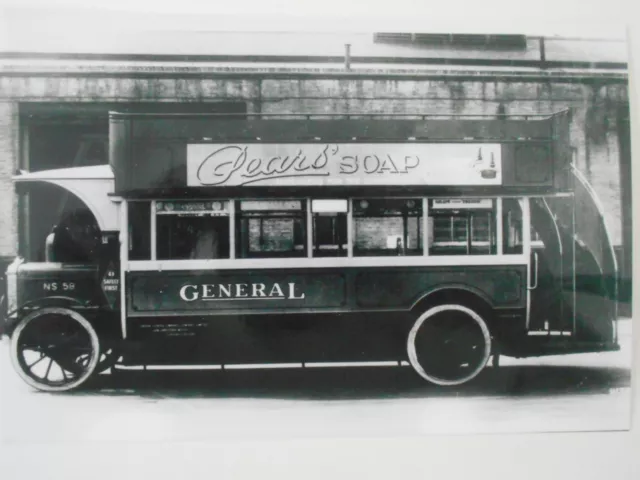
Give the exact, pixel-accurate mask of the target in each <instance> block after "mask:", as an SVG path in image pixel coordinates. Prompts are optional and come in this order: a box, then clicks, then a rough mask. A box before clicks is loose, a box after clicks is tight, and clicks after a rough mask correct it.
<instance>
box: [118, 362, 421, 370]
mask: <svg viewBox="0 0 640 480" xmlns="http://www.w3.org/2000/svg"><path fill="white" fill-rule="evenodd" d="M408 366H409V362H407V361H404V360H403V361H395V360H390V361H380V362H308V363H306V362H303V363H230V364H219V365H114V366H113V369H115V370H134V371H135V370H137V371H140V370H154V371H159V370H174V371H175V370H191V371H198V370H277V369H292V368H346V367H352V368H353V367H360V368H367V367H408Z"/></svg>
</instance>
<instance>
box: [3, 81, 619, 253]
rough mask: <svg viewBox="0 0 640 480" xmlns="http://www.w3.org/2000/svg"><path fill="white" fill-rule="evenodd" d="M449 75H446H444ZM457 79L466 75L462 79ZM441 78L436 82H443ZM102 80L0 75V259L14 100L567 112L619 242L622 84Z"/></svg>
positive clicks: (7, 249) (12, 161) (255, 108)
mask: <svg viewBox="0 0 640 480" xmlns="http://www.w3.org/2000/svg"><path fill="white" fill-rule="evenodd" d="M448 73H449V74H450V73H451V72H448ZM460 75H464V73H462V72H461V73H460ZM441 76H442V75H440V77H441ZM212 77H213V78H184V79H180V78H178V79H173V78H123V77H109V76H108V73H105V75H104V77H103V78H98V77H95V76H94V77H84V78H83V77H79V76H78V77H73V76H67V77H64V76H52V77H46V76H32V77H29V76H27V75H24V76H19V75H15V74H14V75H12V76H2V73H0V92H1V93H0V95H2V96H3V97H0V202H1V204H2V210H1V212H0V227H2V231H3V236H2V239H1V240H0V256H2V255H13V254H14V253H15V243H16V228H15V218H16V213H15V212H16V207H15V197H14V195H13V192H12V190H11V186H10V182H9V176H10V174H11V172H12V171H13V170H14V168H15V165H17V158H18V147H17V145H18V113H17V112H18V107H17V104H18V102H21V101H44V102H66V101H73V102H88V103H91V102H132V101H134V102H151V103H156V102H175V101H189V102H223V101H234V100H235V101H244V102H246V104H247V111H248V112H249V113H255V112H262V113H270V114H279V113H300V112H304V113H352V114H353V113H361V112H363V113H403V114H407V113H408V114H425V113H438V114H445V115H446V114H489V115H494V114H496V113H497V112H498V109H499V107H500V108H504V111H505V113H548V112H552V111H557V110H560V109H564V108H568V107H569V108H571V109H572V120H571V142H572V145H573V147H574V151H575V159H576V162H577V165H578V166H579V168H580V169H581V170H582V171H583V172H584V173H585V174H586V175H587V177H588V178H589V179H590V180H591V181H592V183H593V185H594V187H595V189H596V191H597V193H598V195H599V196H600V197H601V199H602V201H603V203H604V207H605V214H606V219H607V222H608V224H609V225H610V227H611V230H612V233H613V240H614V244H616V245H619V244H620V243H621V242H622V238H621V237H622V235H621V223H622V220H621V204H620V173H619V152H618V133H617V127H616V111H617V109H618V108H619V107H620V106H625V105H628V99H627V88H626V85H624V84H623V83H622V82H620V81H619V80H613V81H607V80H599V81H598V82H595V81H593V80H586V81H582V83H580V82H578V81H574V82H571V83H567V82H564V83H563V82H555V81H554V80H553V77H547V78H541V79H540V80H531V81H527V82H521V81H513V80H511V79H505V80H502V79H501V78H500V76H499V75H498V74H497V76H496V77H495V79H492V80H491V81H477V80H473V79H466V80H463V79H460V80H456V79H455V78H452V79H441V78H440V77H438V78H427V77H426V76H425V77H423V78H415V76H414V77H408V78H402V77H399V78H396V79H391V80H389V79H378V78H348V79H332V78H300V79H283V78H268V74H266V73H265V74H264V77H262V78H257V77H251V78H246V79H243V78H215V75H212Z"/></svg>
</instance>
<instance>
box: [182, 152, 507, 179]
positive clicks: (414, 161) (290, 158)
mask: <svg viewBox="0 0 640 480" xmlns="http://www.w3.org/2000/svg"><path fill="white" fill-rule="evenodd" d="M187 184H188V185H189V186H194V187H207V186H208V187H216V186H219V187H224V186H229V187H231V186H233V187H240V186H244V185H247V186H269V187H272V186H347V185H353V186H360V185H362V186H365V185H407V186H409V185H452V186H483V185H501V184H502V157H501V147H500V145H499V144H486V143H483V144H471V143H454V144H451V143H431V144H424V143H371V144H363V143H344V144H336V143H282V144H272V143H252V144H190V145H188V146H187Z"/></svg>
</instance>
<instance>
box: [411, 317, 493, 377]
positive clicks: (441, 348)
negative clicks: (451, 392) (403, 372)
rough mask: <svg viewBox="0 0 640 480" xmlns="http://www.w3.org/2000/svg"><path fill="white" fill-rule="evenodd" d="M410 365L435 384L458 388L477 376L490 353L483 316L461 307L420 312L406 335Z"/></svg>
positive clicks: (487, 332) (487, 331) (489, 342)
mask: <svg viewBox="0 0 640 480" xmlns="http://www.w3.org/2000/svg"><path fill="white" fill-rule="evenodd" d="M407 353H408V355H409V362H410V363H411V365H412V366H413V368H414V369H415V370H416V372H417V373H418V374H419V375H420V376H421V377H423V378H425V379H426V380H428V381H430V382H432V383H435V384H437V385H460V384H463V383H465V382H468V381H470V380H471V379H473V378H474V377H476V376H477V375H478V374H479V373H480V372H481V371H482V369H483V368H484V367H485V365H486V364H487V361H488V360H489V355H490V354H491V336H490V335H489V329H488V328H487V325H486V324H485V322H484V320H482V317H480V315H478V314H477V313H476V312H474V311H473V310H471V309H470V308H467V307H464V306H462V305H439V306H437V307H433V308H430V309H429V310H427V311H426V312H425V313H423V314H422V315H421V316H420V317H419V318H418V320H417V321H416V323H415V324H414V325H413V328H412V329H411V331H410V332H409V338H408V340H407Z"/></svg>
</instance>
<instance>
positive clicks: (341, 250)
mask: <svg viewBox="0 0 640 480" xmlns="http://www.w3.org/2000/svg"><path fill="white" fill-rule="evenodd" d="M347 210H348V202H347V200H312V202H311V212H312V214H313V256H314V257H346V256H347V252H348V245H347Z"/></svg>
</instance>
